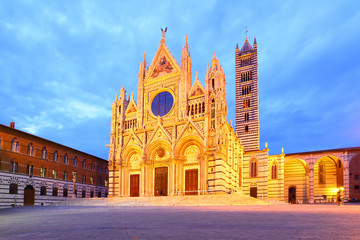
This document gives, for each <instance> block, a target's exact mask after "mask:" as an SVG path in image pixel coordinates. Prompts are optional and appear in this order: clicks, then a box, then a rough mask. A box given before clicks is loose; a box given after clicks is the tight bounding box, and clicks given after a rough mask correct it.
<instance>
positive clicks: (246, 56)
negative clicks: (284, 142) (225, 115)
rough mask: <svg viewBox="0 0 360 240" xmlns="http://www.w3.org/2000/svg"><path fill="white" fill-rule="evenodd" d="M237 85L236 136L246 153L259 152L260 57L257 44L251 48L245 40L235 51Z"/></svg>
mask: <svg viewBox="0 0 360 240" xmlns="http://www.w3.org/2000/svg"><path fill="white" fill-rule="evenodd" d="M235 85H236V91H235V94H236V101H235V102H236V115H235V118H236V124H235V131H236V136H237V137H238V138H239V139H240V140H241V144H242V145H243V146H244V151H245V152H247V151H256V150H259V141H260V132H259V94H258V55H257V43H256V38H254V44H253V46H251V45H250V44H249V40H248V39H247V37H246V39H245V42H244V45H243V46H242V48H241V50H239V46H238V44H236V49H235Z"/></svg>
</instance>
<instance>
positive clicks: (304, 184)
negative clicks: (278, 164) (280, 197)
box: [284, 159, 309, 202]
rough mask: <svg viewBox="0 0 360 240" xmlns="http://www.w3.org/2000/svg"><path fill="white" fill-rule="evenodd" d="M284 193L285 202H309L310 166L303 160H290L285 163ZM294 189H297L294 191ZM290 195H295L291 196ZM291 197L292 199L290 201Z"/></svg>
mask: <svg viewBox="0 0 360 240" xmlns="http://www.w3.org/2000/svg"><path fill="white" fill-rule="evenodd" d="M284 174H285V181H284V188H285V189H284V193H285V196H284V198H285V201H287V202H289V201H294V200H293V199H295V200H300V201H304V202H307V201H308V196H309V193H308V166H307V164H306V162H305V161H303V160H301V159H290V160H288V161H287V162H286V163H285V168H284ZM294 189H296V190H295V191H294ZM289 194H293V195H292V196H289ZM290 197H291V199H290Z"/></svg>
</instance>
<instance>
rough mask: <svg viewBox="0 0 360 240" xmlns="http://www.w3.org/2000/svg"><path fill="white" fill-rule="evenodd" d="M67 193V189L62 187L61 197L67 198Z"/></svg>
mask: <svg viewBox="0 0 360 240" xmlns="http://www.w3.org/2000/svg"><path fill="white" fill-rule="evenodd" d="M68 192H69V191H68V188H67V187H66V188H65V187H64V189H63V196H64V197H67V196H68Z"/></svg>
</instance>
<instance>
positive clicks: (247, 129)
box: [245, 125, 249, 133]
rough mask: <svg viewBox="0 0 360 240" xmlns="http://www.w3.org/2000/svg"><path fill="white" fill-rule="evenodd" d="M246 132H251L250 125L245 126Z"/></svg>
mask: <svg viewBox="0 0 360 240" xmlns="http://www.w3.org/2000/svg"><path fill="white" fill-rule="evenodd" d="M245 132H246V133H247V132H249V126H248V125H246V126H245Z"/></svg>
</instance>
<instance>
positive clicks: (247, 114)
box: [244, 113, 250, 122]
mask: <svg viewBox="0 0 360 240" xmlns="http://www.w3.org/2000/svg"><path fill="white" fill-rule="evenodd" d="M249 119H250V115H249V113H245V114H244V121H245V122H248V121H249Z"/></svg>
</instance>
